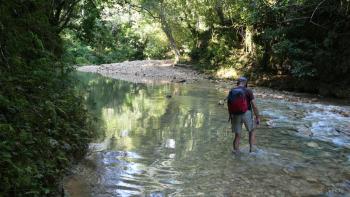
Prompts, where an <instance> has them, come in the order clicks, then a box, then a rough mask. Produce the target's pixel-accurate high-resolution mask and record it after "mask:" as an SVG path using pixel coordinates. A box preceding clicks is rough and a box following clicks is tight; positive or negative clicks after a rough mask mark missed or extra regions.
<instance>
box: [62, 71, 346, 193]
mask: <svg viewBox="0 0 350 197" xmlns="http://www.w3.org/2000/svg"><path fill="white" fill-rule="evenodd" d="M78 78H79V79H80V80H81V85H80V86H79V87H78V88H79V89H80V90H81V91H83V92H84V95H85V99H86V102H87V105H88V106H89V108H90V110H91V111H93V113H94V114H95V115H96V116H97V117H99V119H100V120H101V126H102V129H101V131H100V134H99V135H98V136H99V137H97V138H96V140H95V141H94V142H93V143H91V144H90V152H89V153H88V155H87V157H86V158H85V160H84V161H83V162H81V163H80V164H79V165H78V166H77V167H76V168H75V169H74V175H73V176H72V177H69V178H67V181H66V184H65V188H66V190H67V191H68V193H69V194H70V196H140V195H142V196H143V195H144V196H252V195H257V196H271V195H275V196H290V195H292V196H295V195H296V196H305V195H323V196H346V195H348V193H349V192H350V167H349V166H350V150H349V146H348V144H349V142H350V140H349V141H347V140H348V139H347V137H346V136H342V135H340V134H339V135H337V136H334V135H335V134H334V133H332V132H331V129H330V128H329V127H331V126H332V125H333V124H330V126H329V125H328V127H327V126H325V125H323V127H322V124H323V123H322V124H321V127H320V125H315V124H313V123H314V122H320V121H323V118H324V117H323V116H322V113H326V115H325V116H327V113H328V112H327V110H325V109H323V111H321V110H320V108H323V107H322V106H317V105H312V104H308V106H304V105H302V104H296V103H288V102H281V101H278V100H263V99H261V100H260V99H258V104H259V106H260V108H261V111H262V114H263V116H264V120H265V121H264V123H263V124H262V126H261V127H260V128H259V129H258V131H257V139H258V147H259V148H258V149H257V150H256V151H255V152H254V153H250V154H249V153H248V145H247V133H246V132H244V135H245V136H244V139H243V140H242V145H241V146H242V154H241V155H239V156H234V155H232V154H231V144H232V134H231V132H230V125H229V124H228V122H227V111H226V108H225V107H224V106H221V105H218V104H217V101H218V100H219V99H220V98H223V97H224V96H225V93H223V92H219V91H218V90H217V89H215V88H214V86H213V85H210V84H208V83H207V82H198V83H196V84H172V85H147V86H146V85H141V84H132V83H128V82H124V81H118V80H114V79H109V78H105V77H101V76H98V75H95V74H87V73H78ZM167 95H171V96H167ZM169 97H170V98H169ZM325 111H326V112H325ZM329 111H331V109H330V110H329ZM315 112H317V113H319V114H318V115H315V116H311V115H312V113H315ZM310 114H311V115H310ZM328 115H329V114H328ZM327 117H329V121H330V122H334V121H338V119H339V117H336V118H334V119H332V116H327ZM347 121H349V122H347ZM348 123H350V120H348V119H341V122H337V124H336V126H337V127H340V128H345V129H346V125H347V124H348ZM305 125H306V126H305ZM301 127H303V128H301ZM304 127H306V128H307V129H309V130H310V132H312V133H313V135H312V136H310V135H308V133H307V134H306V135H304V134H303V132H296V131H298V130H300V129H304V130H305V128H304ZM336 137H338V138H340V137H341V138H342V139H344V140H345V141H343V142H344V143H343V144H339V143H334V141H332V139H334V138H336Z"/></svg>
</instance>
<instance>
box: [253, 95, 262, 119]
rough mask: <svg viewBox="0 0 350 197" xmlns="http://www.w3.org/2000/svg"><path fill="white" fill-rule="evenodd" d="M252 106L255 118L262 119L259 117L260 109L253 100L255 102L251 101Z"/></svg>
mask: <svg viewBox="0 0 350 197" xmlns="http://www.w3.org/2000/svg"><path fill="white" fill-rule="evenodd" d="M251 104H252V108H253V111H254V115H255V118H256V119H259V118H260V115H259V110H258V107H257V106H256V103H255V99H253V100H252V101H251Z"/></svg>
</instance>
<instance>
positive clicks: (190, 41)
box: [77, 0, 350, 97]
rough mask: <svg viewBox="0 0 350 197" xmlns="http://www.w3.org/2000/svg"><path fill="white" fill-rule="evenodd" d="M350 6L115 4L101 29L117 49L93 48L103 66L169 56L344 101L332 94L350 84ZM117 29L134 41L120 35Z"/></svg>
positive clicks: (314, 1)
mask: <svg viewBox="0 0 350 197" xmlns="http://www.w3.org/2000/svg"><path fill="white" fill-rule="evenodd" d="M349 6H350V2H349V1H347V0H336V1H330V0H307V1H306V0H258V1H255V0H237V1H230V0H193V1H188V0H176V1H175V0H161V1H158V0H110V1H109V4H107V7H108V9H106V8H105V9H104V10H103V12H106V10H107V12H108V13H110V14H109V15H108V14H107V15H105V16H103V17H101V18H99V19H98V20H97V22H96V23H98V24H101V23H106V25H105V30H106V31H105V32H112V33H109V37H108V39H107V40H109V41H110V40H111V38H112V40H114V41H113V44H112V45H113V46H114V47H115V48H113V47H111V46H107V45H105V46H107V47H104V50H106V49H111V50H110V51H109V52H106V51H104V52H102V53H100V52H97V51H99V50H98V49H97V48H98V47H97V48H96V47H93V48H94V49H95V50H94V51H95V52H96V53H98V54H100V55H98V56H101V57H102V56H104V57H105V59H103V58H102V59H101V61H100V62H115V61H120V60H125V59H129V60H133V59H139V58H142V57H143V58H155V57H156V58H168V55H166V56H164V55H163V56H161V55H160V54H165V53H166V52H167V51H168V52H170V51H172V53H173V54H174V56H175V60H176V61H177V60H178V59H180V60H182V61H190V62H191V63H192V64H197V65H199V67H200V68H205V69H210V70H214V71H215V70H219V69H221V68H223V67H226V68H232V69H235V70H237V73H244V74H247V75H249V76H250V77H251V78H254V79H256V80H257V82H260V83H262V84H266V85H272V86H273V85H278V86H279V87H280V88H284V89H290V90H301V91H308V92H314V93H321V94H325V95H334V96H340V97H342V96H345V95H346V94H347V93H348V92H344V91H343V92H339V91H334V88H332V87H333V86H334V85H336V86H339V87H342V88H344V87H345V88H347V87H349V83H350V81H349V79H348V77H347V76H349V74H350V69H349V65H350V56H349V53H350V50H349V49H348V47H346V46H347V45H348V44H349V40H350V22H349V21H350V20H349V17H350V12H349ZM111 10H112V11H111ZM120 10H122V12H121V11H120ZM116 13H124V14H116ZM110 16H113V17H112V18H113V19H111V17H110ZM128 16H129V17H128ZM130 16H131V17H130ZM113 24H118V25H117V26H115V25H113ZM145 24H153V31H150V30H149V28H147V25H145ZM116 29H118V31H121V32H128V33H129V35H136V36H127V34H125V33H124V34H123V33H122V34H117V35H115V34H113V32H114V31H115V30H116ZM154 29H157V31H154ZM144 32H152V33H151V34H146V33H144ZM95 33H97V34H99V35H102V33H101V32H100V33H98V31H96V32H95ZM150 35H152V37H155V35H158V37H162V38H165V39H166V40H167V42H168V47H164V43H163V42H159V40H155V39H153V40H152V42H150V41H149V40H150V39H148V38H150ZM123 40H124V41H125V42H123ZM163 40H164V39H163ZM140 41H141V42H140ZM133 42H134V43H139V44H133V45H131V44H130V43H133ZM98 43H101V42H98ZM109 43H111V42H109ZM150 43H151V44H150ZM95 44H96V42H95ZM90 45H91V44H90ZM91 46H93V45H91ZM130 46H131V48H129V47H130ZM102 48H103V47H102ZM147 50H148V51H149V50H153V51H155V53H153V55H147V54H146V51H147ZM111 54H114V55H111ZM167 54H169V53H167ZM120 57H121V58H120ZM89 62H96V61H89ZM77 63H79V62H77ZM339 79H340V80H339ZM274 82H277V83H274ZM281 82H283V83H281ZM307 84H311V85H307ZM348 91H349V90H348Z"/></svg>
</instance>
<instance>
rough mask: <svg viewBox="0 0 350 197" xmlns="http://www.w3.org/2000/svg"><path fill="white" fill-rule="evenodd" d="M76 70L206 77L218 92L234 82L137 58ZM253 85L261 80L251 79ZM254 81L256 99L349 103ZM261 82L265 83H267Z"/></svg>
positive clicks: (138, 77) (181, 79)
mask: <svg viewBox="0 0 350 197" xmlns="http://www.w3.org/2000/svg"><path fill="white" fill-rule="evenodd" d="M77 70H78V71H82V72H91V73H98V74H101V75H103V76H106V77H111V78H115V79H120V80H124V81H129V82H133V83H146V84H164V83H192V82H195V81H198V80H208V82H210V83H215V84H216V86H217V88H219V89H222V91H228V90H229V89H230V88H232V87H233V86H234V85H235V82H234V81H233V80H230V79H228V78H227V76H226V75H225V74H223V76H226V78H224V79H220V78H219V76H215V77H213V75H209V74H205V73H202V72H199V71H197V70H194V69H192V67H191V66H190V65H184V64H178V65H174V64H173V62H172V60H140V61H125V62H121V63H112V64H101V65H86V66H81V67H78V68H77ZM265 83H266V82H265ZM254 84H264V83H262V82H254ZM254 84H250V86H251V87H252V89H253V90H254V91H255V95H256V97H258V98H264V99H269V98H271V99H284V100H287V101H291V102H303V103H315V102H316V103H328V102H331V103H338V104H340V105H350V102H349V101H348V100H345V99H332V98H325V97H323V96H322V95H317V94H310V93H297V92H289V91H281V90H274V89H271V88H266V87H257V86H255V85H254ZM265 85H267V86H268V84H265ZM340 113H341V112H340Z"/></svg>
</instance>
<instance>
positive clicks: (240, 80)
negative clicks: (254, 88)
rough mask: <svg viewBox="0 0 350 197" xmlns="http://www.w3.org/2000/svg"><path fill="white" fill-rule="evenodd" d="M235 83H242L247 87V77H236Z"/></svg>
mask: <svg viewBox="0 0 350 197" xmlns="http://www.w3.org/2000/svg"><path fill="white" fill-rule="evenodd" d="M237 85H244V86H245V87H247V85H248V79H247V78H245V77H240V78H238V79H237Z"/></svg>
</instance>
